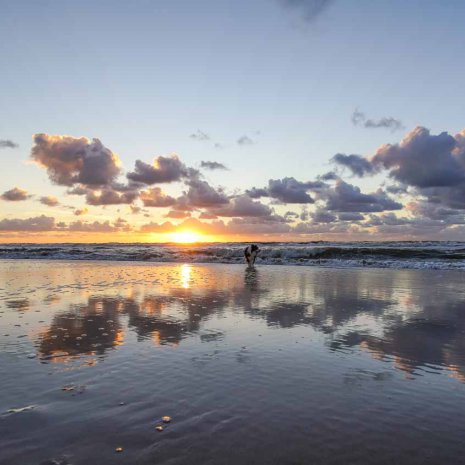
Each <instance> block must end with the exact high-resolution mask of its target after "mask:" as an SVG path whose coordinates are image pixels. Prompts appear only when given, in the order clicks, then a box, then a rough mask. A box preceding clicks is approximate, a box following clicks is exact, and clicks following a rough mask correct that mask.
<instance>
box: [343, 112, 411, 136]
mask: <svg viewBox="0 0 465 465" xmlns="http://www.w3.org/2000/svg"><path fill="white" fill-rule="evenodd" d="M351 121H352V123H353V124H354V125H355V126H357V125H359V124H361V125H363V126H364V127H365V128H370V129H377V128H385V129H390V130H391V132H394V131H397V130H399V129H404V125H403V124H402V121H400V120H398V119H396V118H393V117H392V116H389V117H383V118H380V119H379V120H373V119H368V118H367V117H366V116H365V113H363V112H361V111H359V110H358V109H356V110H355V111H354V112H353V113H352V117H351Z"/></svg>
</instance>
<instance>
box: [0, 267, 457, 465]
mask: <svg viewBox="0 0 465 465" xmlns="http://www.w3.org/2000/svg"><path fill="white" fill-rule="evenodd" d="M464 284H465V273H462V272H454V271H412V270H373V269H369V270H364V269H349V270H347V269H344V270H342V269H318V268H304V267H287V266H278V267H274V266H263V267H257V268H256V269H255V270H250V269H245V267H244V266H237V265H179V264H150V265H147V264H144V263H127V262H124V263H122V262H108V263H106V262H60V261H21V260H16V261H15V260H11V261H9V260H5V261H0V312H1V313H0V327H1V330H0V373H1V377H0V392H1V397H0V463H1V464H8V465H15V464H18V465H19V464H21V465H29V464H31V465H34V464H62V465H64V464H74V465H79V464H85V465H89V464H99V465H106V464H119V463H120V464H131V465H134V464H141V465H145V464H170V465H171V464H190V465H191V464H203V465H204V464H212V465H218V464H235V465H237V464H280V465H281V464H289V465H290V464H293V465H294V464H392V463H396V465H399V464H446V463H447V464H460V463H463V457H464V456H465V441H464V437H465V419H464V418H465V417H464V412H465V286H464ZM12 409H13V410H12ZM164 415H168V416H170V417H172V420H171V422H170V423H162V422H161V418H162V417H163V416H164ZM157 425H162V426H164V430H163V431H161V432H160V431H157V430H156V429H155V427H156V426H157ZM118 447H121V448H122V449H123V450H122V452H116V448H118Z"/></svg>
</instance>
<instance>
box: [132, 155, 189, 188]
mask: <svg viewBox="0 0 465 465" xmlns="http://www.w3.org/2000/svg"><path fill="white" fill-rule="evenodd" d="M188 175H189V171H188V169H187V168H186V166H185V165H184V164H183V163H182V162H181V160H180V159H179V157H178V156H177V155H171V156H170V157H164V156H161V155H160V156H159V157H157V158H156V159H155V160H154V162H153V165H149V164H148V163H145V162H143V161H141V160H136V164H135V168H134V171H133V172H131V173H128V174H127V175H126V176H127V178H128V179H130V180H131V181H134V182H138V183H143V184H149V185H151V184H161V183H170V182H174V181H179V180H181V178H182V177H186V176H188Z"/></svg>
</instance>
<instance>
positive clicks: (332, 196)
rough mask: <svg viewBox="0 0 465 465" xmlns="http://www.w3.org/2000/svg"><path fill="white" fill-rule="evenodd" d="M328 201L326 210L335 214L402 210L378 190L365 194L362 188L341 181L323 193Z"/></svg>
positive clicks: (396, 203) (400, 206)
mask: <svg viewBox="0 0 465 465" xmlns="http://www.w3.org/2000/svg"><path fill="white" fill-rule="evenodd" d="M321 198H325V199H326V206H325V208H326V209H327V210H329V211H333V212H358V213H367V212H382V211H385V210H400V209H401V208H402V205H401V204H400V203H398V202H395V201H394V200H392V199H391V198H389V197H388V195H387V194H386V193H385V192H384V191H382V190H381V189H378V191H376V192H375V193H372V194H363V193H362V192H361V191H360V188H359V187H357V186H354V185H352V184H348V183H346V182H345V181H342V180H339V181H337V182H336V185H335V187H334V188H328V189H326V190H325V191H324V192H323V193H321Z"/></svg>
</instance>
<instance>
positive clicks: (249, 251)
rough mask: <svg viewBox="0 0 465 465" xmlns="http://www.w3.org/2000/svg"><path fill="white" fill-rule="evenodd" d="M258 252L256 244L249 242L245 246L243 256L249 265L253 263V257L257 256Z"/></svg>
mask: <svg viewBox="0 0 465 465" xmlns="http://www.w3.org/2000/svg"><path fill="white" fill-rule="evenodd" d="M259 252H260V249H259V248H258V245H256V244H250V245H248V246H247V247H246V248H245V250H244V256H245V259H246V260H247V264H248V265H249V266H253V265H254V264H255V259H256V258H257V255H258V253H259Z"/></svg>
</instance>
